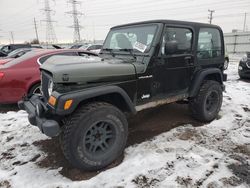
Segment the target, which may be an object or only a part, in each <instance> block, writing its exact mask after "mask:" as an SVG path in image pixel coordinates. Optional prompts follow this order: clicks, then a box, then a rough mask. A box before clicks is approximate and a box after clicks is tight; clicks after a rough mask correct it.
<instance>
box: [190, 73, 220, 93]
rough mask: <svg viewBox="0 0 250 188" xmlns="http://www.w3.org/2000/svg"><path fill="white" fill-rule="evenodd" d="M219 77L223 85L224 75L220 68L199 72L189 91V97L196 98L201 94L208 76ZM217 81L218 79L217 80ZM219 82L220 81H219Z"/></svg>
mask: <svg viewBox="0 0 250 188" xmlns="http://www.w3.org/2000/svg"><path fill="white" fill-rule="evenodd" d="M212 74H215V75H218V76H219V82H220V83H221V84H222V85H223V74H222V72H221V70H220V69H218V68H209V69H204V70H201V71H199V72H198V73H197V74H196V75H195V77H194V78H193V80H192V82H191V83H192V86H191V87H190V89H189V97H194V96H196V95H197V93H198V92H199V89H200V86H201V84H202V82H203V80H204V79H205V77H206V76H208V75H212ZM215 80H216V79H215ZM217 81H218V80H217Z"/></svg>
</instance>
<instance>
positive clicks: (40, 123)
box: [18, 95, 60, 137]
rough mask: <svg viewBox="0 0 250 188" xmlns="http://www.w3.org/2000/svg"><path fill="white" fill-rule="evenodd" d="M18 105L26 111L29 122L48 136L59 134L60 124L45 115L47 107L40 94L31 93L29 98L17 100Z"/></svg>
mask: <svg viewBox="0 0 250 188" xmlns="http://www.w3.org/2000/svg"><path fill="white" fill-rule="evenodd" d="M18 107H19V108H20V109H21V110H25V111H26V112H27V113H28V119H29V122H30V124H32V125H35V126H37V127H38V128H39V129H40V130H41V131H42V133H44V134H45V135H47V136H49V137H54V136H57V135H59V133H60V126H59V124H58V122H57V121H56V120H53V119H49V118H48V117H46V112H48V109H47V107H46V105H45V103H44V102H43V100H42V98H41V97H40V96H37V95H33V96H32V97H31V98H29V99H24V100H22V101H19V102H18Z"/></svg>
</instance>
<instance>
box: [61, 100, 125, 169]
mask: <svg viewBox="0 0 250 188" xmlns="http://www.w3.org/2000/svg"><path fill="white" fill-rule="evenodd" d="M61 134H62V135H61V146H62V149H63V153H64V155H65V157H66V158H67V159H68V161H69V162H70V163H71V164H72V165H73V166H74V167H76V168H80V169H83V170H90V171H91V170H98V169H101V168H103V167H105V166H107V165H109V164H110V163H112V162H113V161H114V160H115V159H116V158H118V157H119V156H120V155H121V154H122V152H123V150H124V148H125V146H126V141H127V134H128V123H127V120H126V117H125V115H124V114H123V113H122V112H121V111H120V110H119V109H118V108H116V107H114V106H112V105H111V104H108V103H103V102H95V103H90V104H86V105H84V106H82V107H80V108H79V109H78V110H77V111H76V112H74V114H72V115H71V116H70V117H68V118H67V119H66V120H65V124H64V126H63V131H62V133H61Z"/></svg>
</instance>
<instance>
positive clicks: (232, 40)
mask: <svg viewBox="0 0 250 188" xmlns="http://www.w3.org/2000/svg"><path fill="white" fill-rule="evenodd" d="M224 40H225V44H226V47H227V52H228V53H244V52H246V51H250V32H242V31H238V30H233V31H232V33H224Z"/></svg>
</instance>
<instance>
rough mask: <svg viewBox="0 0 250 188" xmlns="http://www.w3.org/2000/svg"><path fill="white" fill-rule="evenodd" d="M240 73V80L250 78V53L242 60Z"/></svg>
mask: <svg viewBox="0 0 250 188" xmlns="http://www.w3.org/2000/svg"><path fill="white" fill-rule="evenodd" d="M238 73H239V76H240V78H243V79H244V78H250V52H246V54H245V55H244V56H243V57H242V58H241V60H240V62H239V67H238Z"/></svg>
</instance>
